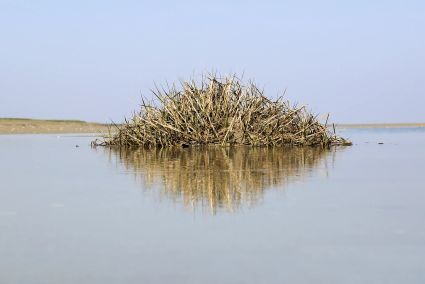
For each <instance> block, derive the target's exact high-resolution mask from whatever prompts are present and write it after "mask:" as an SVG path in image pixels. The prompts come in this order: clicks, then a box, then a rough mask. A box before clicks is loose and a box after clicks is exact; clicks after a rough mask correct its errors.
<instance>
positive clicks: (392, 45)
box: [0, 0, 425, 123]
mask: <svg viewBox="0 0 425 284" xmlns="http://www.w3.org/2000/svg"><path fill="white" fill-rule="evenodd" d="M209 71H214V72H218V73H220V74H223V75H225V74H233V73H236V74H239V75H241V74H243V77H244V78H245V79H246V80H248V79H252V80H254V81H255V82H256V83H257V84H258V85H259V86H260V87H261V88H263V89H264V91H265V94H266V95H268V96H270V97H276V96H277V95H279V94H282V93H283V91H284V90H285V89H286V97H287V99H288V100H289V101H291V102H293V103H298V104H305V105H307V107H308V109H310V110H312V111H313V112H314V113H317V114H320V115H322V116H324V115H326V114H327V113H330V115H331V120H332V121H333V122H340V123H377V122H425V111H424V107H425V1H423V0H399V1H391V0H375V1H374V0H357V1H354V0H351V1H344V0H340V1H330V0H321V1H317V0H316V1H315V0H312V1H307V0H304V1H303V0H298V1H270V0H269V1H268V0H265V1H258V0H257V1H249V0H245V1H237V0H234V1H231V0H227V1H225V0H215V1H199V0H198V1H187V0H180V1H126V0H122V1H107V0H102V1H90V0H84V1H82V0H73V1H42V0H40V1H20V0H0V117H31V118H51V119H82V120H87V121H97V122H110V121H111V120H112V121H115V122H120V121H122V120H123V118H124V117H129V116H131V114H132V113H133V111H135V110H137V109H138V108H139V104H140V102H141V100H140V98H141V96H144V97H147V98H149V97H151V92H150V90H151V89H152V88H153V87H154V84H155V83H156V84H158V85H161V84H165V83H166V82H169V83H172V82H178V81H179V80H182V79H190V78H192V77H195V78H196V77H197V76H198V77H199V75H200V74H202V73H205V72H209Z"/></svg>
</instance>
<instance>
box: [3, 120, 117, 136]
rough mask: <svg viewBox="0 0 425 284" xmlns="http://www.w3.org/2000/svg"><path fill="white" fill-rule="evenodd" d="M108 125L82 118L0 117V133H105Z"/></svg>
mask: <svg viewBox="0 0 425 284" xmlns="http://www.w3.org/2000/svg"><path fill="white" fill-rule="evenodd" d="M109 127H110V125H109V124H102V123H95V122H86V121H82V120H56V119H30V118H0V134H65V133H99V134H106V133H108V129H109Z"/></svg>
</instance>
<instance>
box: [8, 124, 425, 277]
mask: <svg viewBox="0 0 425 284" xmlns="http://www.w3.org/2000/svg"><path fill="white" fill-rule="evenodd" d="M342 134H343V135H345V136H348V137H349V138H351V140H353V142H354V144H355V145H354V146H353V147H348V148H333V149H331V150H327V151H324V150H318V149H312V148H306V149H295V150H294V149H293V150H291V149H264V148H262V149H246V148H240V149H233V150H229V149H222V148H219V149H191V150H188V149H184V150H180V151H169V150H166V151H165V150H163V151H140V150H139V151H123V150H121V151H120V150H110V149H104V148H97V149H92V148H90V146H89V142H90V140H91V139H92V138H90V137H75V136H56V135H21V136H0V182H1V183H0V283H285V282H287V283H313V282H314V283H424V281H425V261H424V259H425V257H424V256H425V221H424V218H423V217H424V216H425V206H424V205H425V175H424V174H423V171H424V169H425V149H424V145H425V131H424V130H423V129H419V128H418V129H391V130H387V129H367V130H365V129H356V130H346V131H344V133H342ZM378 142H383V143H384V144H378ZM76 145H79V147H76Z"/></svg>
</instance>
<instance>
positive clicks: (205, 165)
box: [106, 146, 332, 213]
mask: <svg viewBox="0 0 425 284" xmlns="http://www.w3.org/2000/svg"><path fill="white" fill-rule="evenodd" d="M106 151H110V153H112V154H114V155H116V156H117V157H118V160H119V162H120V163H122V164H123V165H124V166H125V168H126V169H127V170H129V171H130V172H134V173H135V174H136V175H137V177H139V178H140V180H141V182H142V183H143V186H144V187H145V188H153V187H157V186H159V187H160V194H161V196H163V195H166V196H167V197H169V198H171V199H173V200H174V201H179V202H183V203H184V205H185V206H187V207H192V208H195V207H198V206H201V207H202V208H203V209H206V208H209V210H211V211H212V212H213V213H215V212H216V211H217V209H219V208H225V209H228V210H230V211H232V210H234V209H236V208H239V207H240V206H241V205H247V206H252V205H254V204H256V203H257V201H258V200H259V199H261V198H262V196H263V194H264V191H265V190H266V189H268V188H271V187H274V186H279V187H284V185H285V184H286V183H288V182H291V181H294V180H298V179H300V178H302V177H305V176H306V175H308V173H310V172H311V171H312V170H313V169H314V168H315V167H317V165H318V164H320V162H321V161H322V162H324V161H326V159H325V157H326V156H327V155H328V154H329V153H331V152H332V150H329V149H323V148H317V147H308V148H305V147H301V148H300V147H295V148H294V147H292V148H285V147H279V148H252V147H243V146H240V147H230V148H222V147H196V148H186V149H181V148H162V149H129V148H107V149H106Z"/></svg>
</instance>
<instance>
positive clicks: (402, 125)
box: [335, 123, 425, 128]
mask: <svg viewBox="0 0 425 284" xmlns="http://www.w3.org/2000/svg"><path fill="white" fill-rule="evenodd" d="M335 127H336V128H416V127H425V123H353V124H351V123H335Z"/></svg>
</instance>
